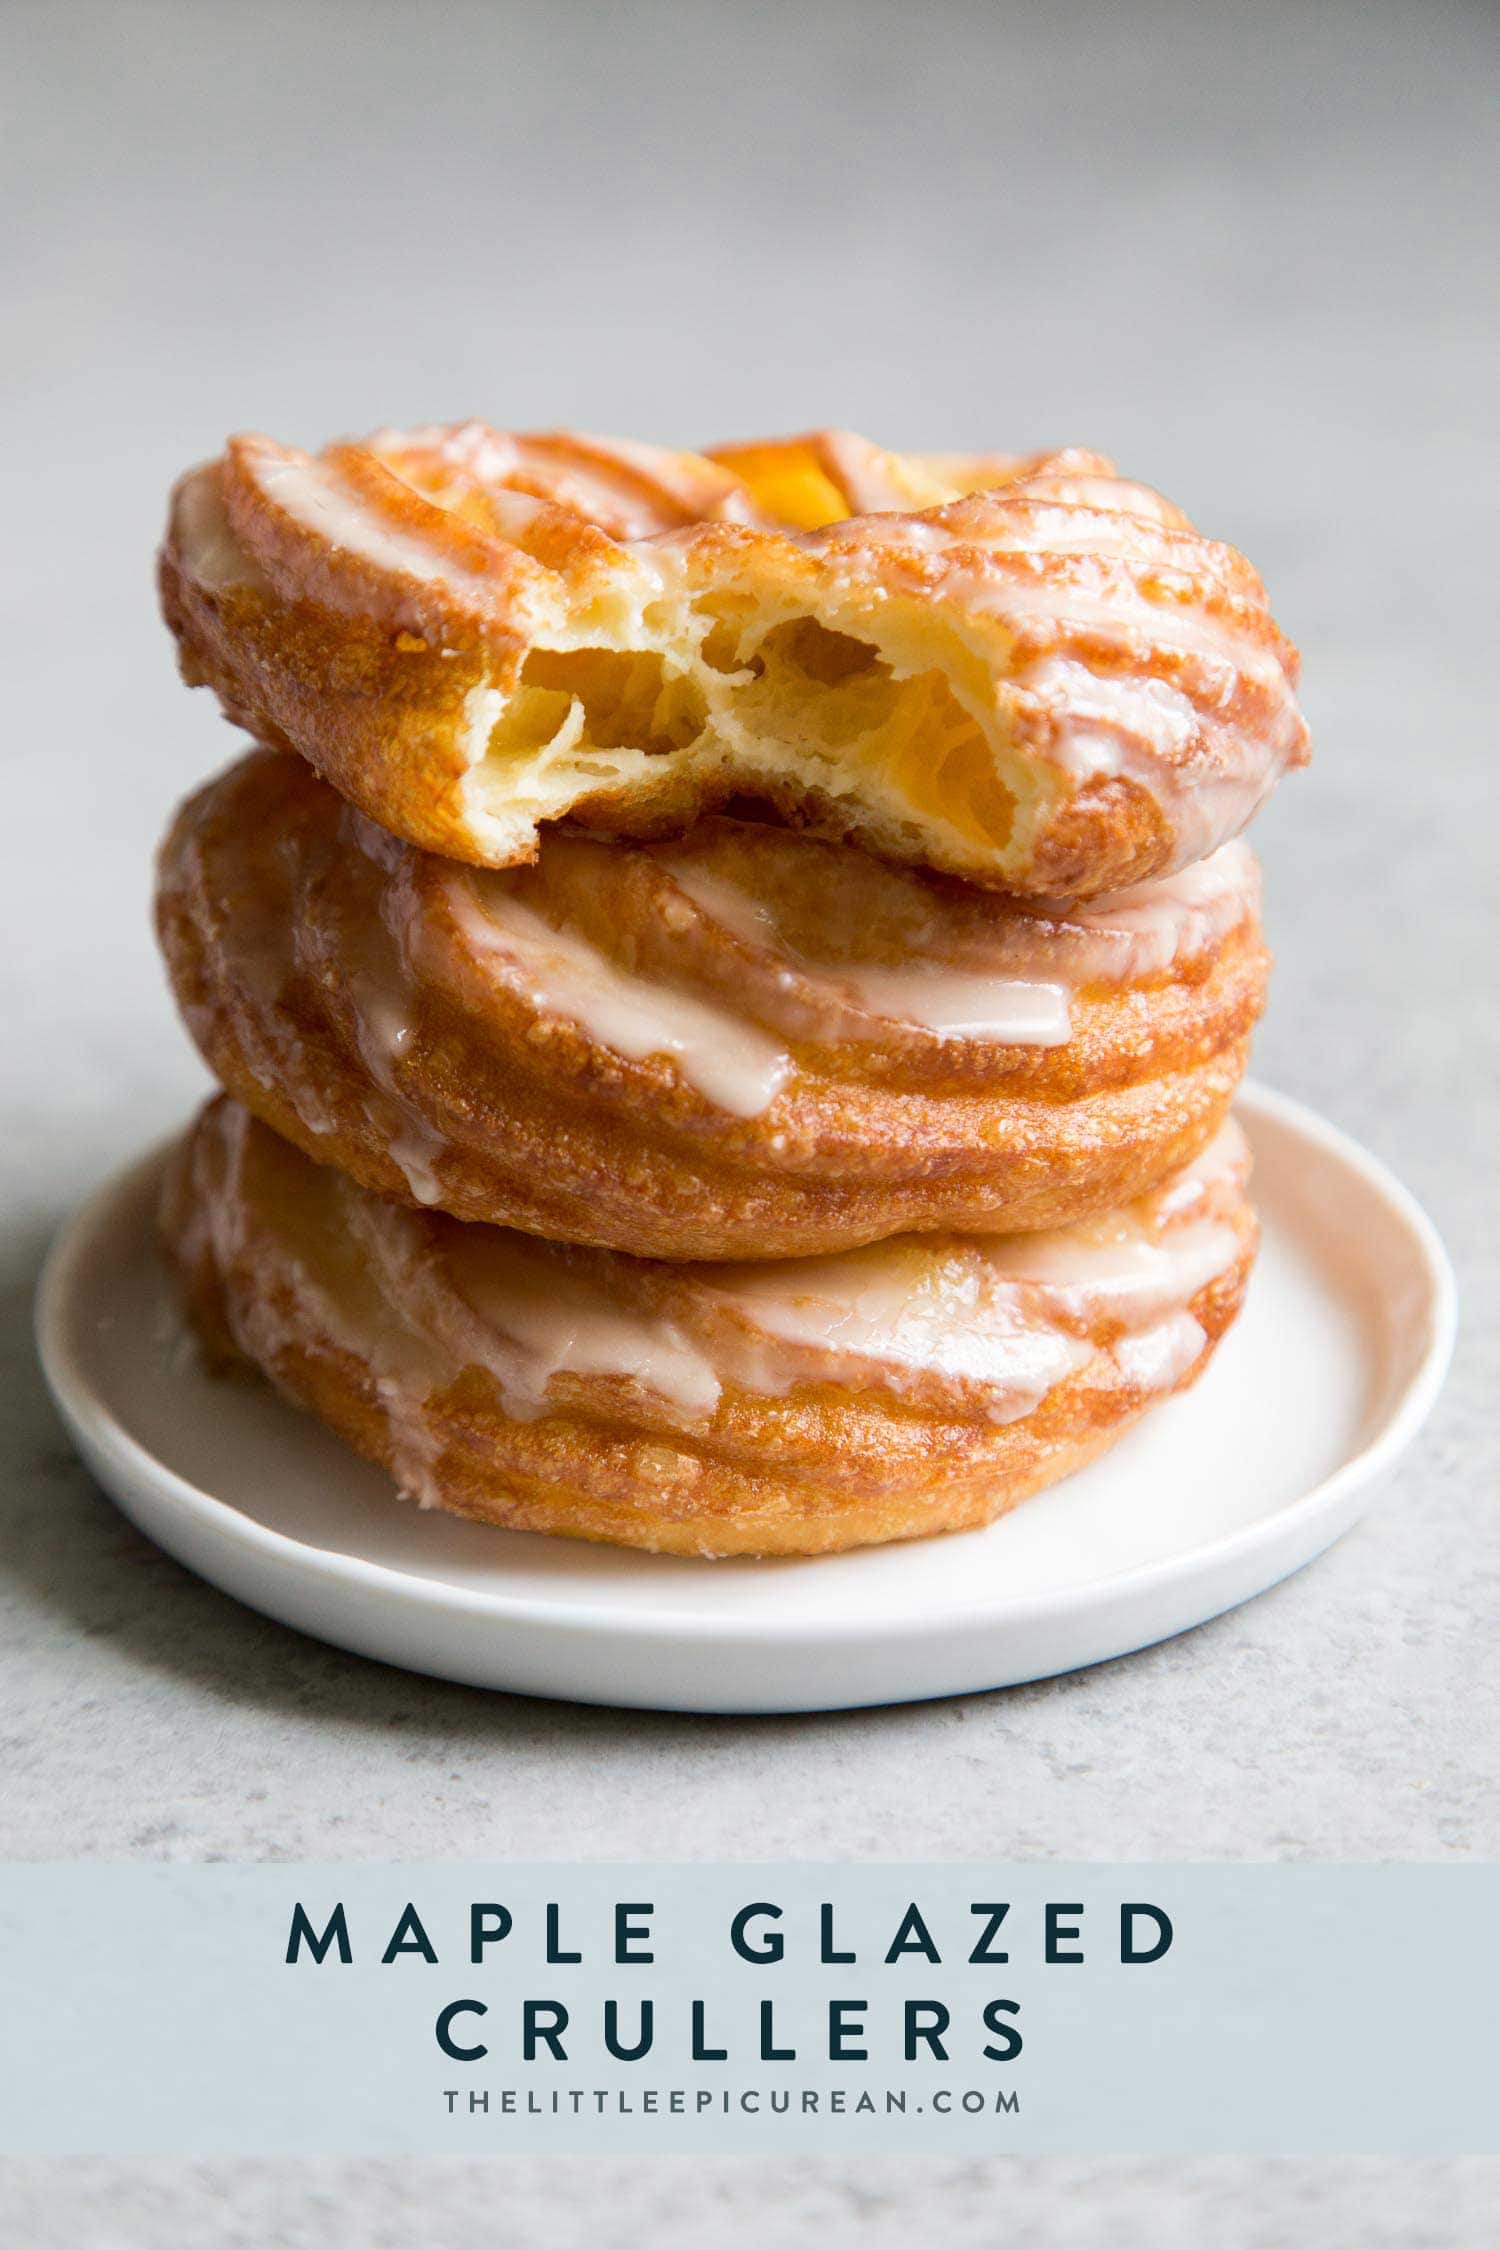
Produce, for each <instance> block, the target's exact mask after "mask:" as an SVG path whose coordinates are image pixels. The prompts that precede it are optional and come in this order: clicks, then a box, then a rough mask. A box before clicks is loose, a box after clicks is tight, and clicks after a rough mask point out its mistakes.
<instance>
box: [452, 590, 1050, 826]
mask: <svg viewBox="0 0 1500 2250" xmlns="http://www.w3.org/2000/svg"><path fill="white" fill-rule="evenodd" d="M632 637H633V638H637V639H638V640H639V642H640V643H642V644H644V645H637V646H635V647H631V648H619V647H609V646H603V645H601V646H575V647H568V648H546V647H539V646H535V645H534V646H533V647H532V648H531V649H530V650H529V651H528V653H527V655H526V657H525V659H524V660H523V662H522V665H521V669H520V675H519V678H518V680H517V682H516V684H515V686H514V688H513V689H512V690H511V691H510V692H509V693H508V694H507V695H506V696H505V698H504V700H503V703H502V705H501V707H500V709H499V710H498V712H497V714H496V716H495V721H494V725H493V728H492V731H491V733H490V736H489V742H488V748H487V750H486V752H485V755H484V760H483V767H482V769H481V770H480V772H479V773H477V774H476V776H475V779H476V781H478V783H479V786H480V788H481V790H482V791H486V792H487V791H488V790H489V789H491V788H493V790H494V791H495V794H496V797H497V799H498V798H499V797H500V796H501V795H509V794H511V793H512V792H514V791H515V790H516V789H517V788H518V787H519V788H520V789H522V790H523V791H524V792H525V794H526V795H527V796H531V795H532V794H533V793H534V794H535V795H536V796H537V797H538V798H539V799H541V800H543V801H545V804H546V805H547V806H548V807H551V806H553V805H555V806H556V809H557V810H558V811H564V810H566V809H567V805H568V803H569V802H571V801H575V800H577V799H579V798H582V797H586V796H588V795H590V794H593V793H595V792H597V791H598V790H599V788H600V786H601V785H605V786H607V785H608V784H609V783H611V782H613V781H619V782H621V783H628V782H629V781H630V780H631V779H632V778H640V777H641V767H640V764H639V760H640V758H641V757H643V756H644V757H652V758H655V757H671V756H674V755H688V756H691V755H692V754H693V753H694V752H701V753H706V754H711V755H715V756H720V757H725V758H726V759H727V762H728V764H729V766H730V769H731V771H732V773H733V775H734V777H735V780H736V783H737V785H738V786H740V787H742V788H743V789H744V790H745V791H747V792H748V793H751V794H753V793H754V792H755V790H756V788H757V786H758V785H759V786H761V787H768V786H770V785H771V784H772V783H773V782H775V783H779V784H781V785H782V786H783V787H784V786H786V785H788V784H791V785H793V786H795V785H802V786H805V787H807V788H808V789H810V790H815V791H817V792H819V793H820V794H822V795H823V796H825V797H835V798H837V797H841V796H850V795H853V794H856V793H857V794H858V795H859V797H860V799H861V801H862V803H863V804H864V805H865V806H866V807H868V809H869V810H870V811H871V812H873V813H875V814H876V815H878V816H879V818H880V819H881V820H882V821H883V822H886V823H889V824H890V825H892V826H894V827H897V828H902V829H906V830H907V831H908V832H909V833H911V834H916V833H917V832H918V831H917V824H918V823H926V822H930V821H938V822H940V823H941V824H942V825H944V826H945V827H948V828H950V829H952V830H954V831H956V833H957V834H958V835H959V836H961V837H962V838H963V839H964V840H965V841H966V842H967V843H969V844H971V845H974V846H978V847H980V848H982V849H984V850H986V851H996V850H1003V848H1004V846H1005V844H1006V843H1007V841H1008V839H1009V837H1010V835H1011V830H1012V827H1013V825H1014V822H1015V815H1016V800H1015V797H1014V795H1013V794H1012V792H1011V790H1010V789H1009V788H1007V787H1006V785H1005V783H1004V781H1003V780H1002V779H1001V777H1000V774H999V772H998V771H997V751H996V745H995V743H994V741H993V740H992V739H991V738H990V737H989V736H988V735H987V734H986V732H985V730H984V728H983V727H982V726H981V725H980V724H979V722H978V721H977V720H976V719H975V717H974V716H973V714H972V712H971V711H970V710H969V709H966V708H965V705H964V703H963V702H962V701H961V700H960V698H959V696H958V695H957V694H956V693H955V691H954V687H953V685H952V683H951V680H950V678H949V676H948V675H947V674H945V672H943V671H941V670H939V669H937V668H935V667H932V666H931V665H930V663H929V665H928V667H927V668H926V669H922V670H916V669H912V670H907V669H905V668H903V667H902V666H901V665H899V664H898V663H896V662H894V661H893V660H892V659H891V658H890V657H889V656H888V655H887V654H885V653H883V652H882V650H881V649H880V648H878V647H877V646H875V645H874V644H873V643H872V642H870V641H866V640H863V639H860V638H858V637H856V636H855V635H853V634H850V633H846V632H843V631H841V630H837V629H835V628H834V627H832V626H830V625H827V624H825V623H823V622H821V621H820V620H819V619H817V618H816V617H812V616H808V615H797V614H793V615H788V616H784V617H782V618H780V619H776V620H774V621H772V622H770V623H769V624H768V623H767V622H766V620H765V615H764V610H763V608H762V607H760V606H759V605H756V606H754V607H753V608H752V605H751V604H750V603H749V602H748V601H736V599H735V598H734V597H733V596H727V595H721V596H715V597H713V598H712V599H710V598H706V597H700V598H699V599H698V600H697V601H695V602H694V603H692V604H691V605H690V606H689V607H688V608H687V610H686V614H685V616H684V615H683V613H681V612H679V611H677V610H676V609H675V608H674V610H673V613H672V615H671V616H670V617H669V618H665V619H662V620H661V621H659V622H655V625H654V630H653V621H652V620H651V619H650V618H649V616H648V618H647V619H646V620H645V621H644V623H643V626H642V628H641V629H640V630H639V632H638V634H637V635H633V636H632ZM653 644H654V645H653ZM991 692H993V691H991Z"/></svg>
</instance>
